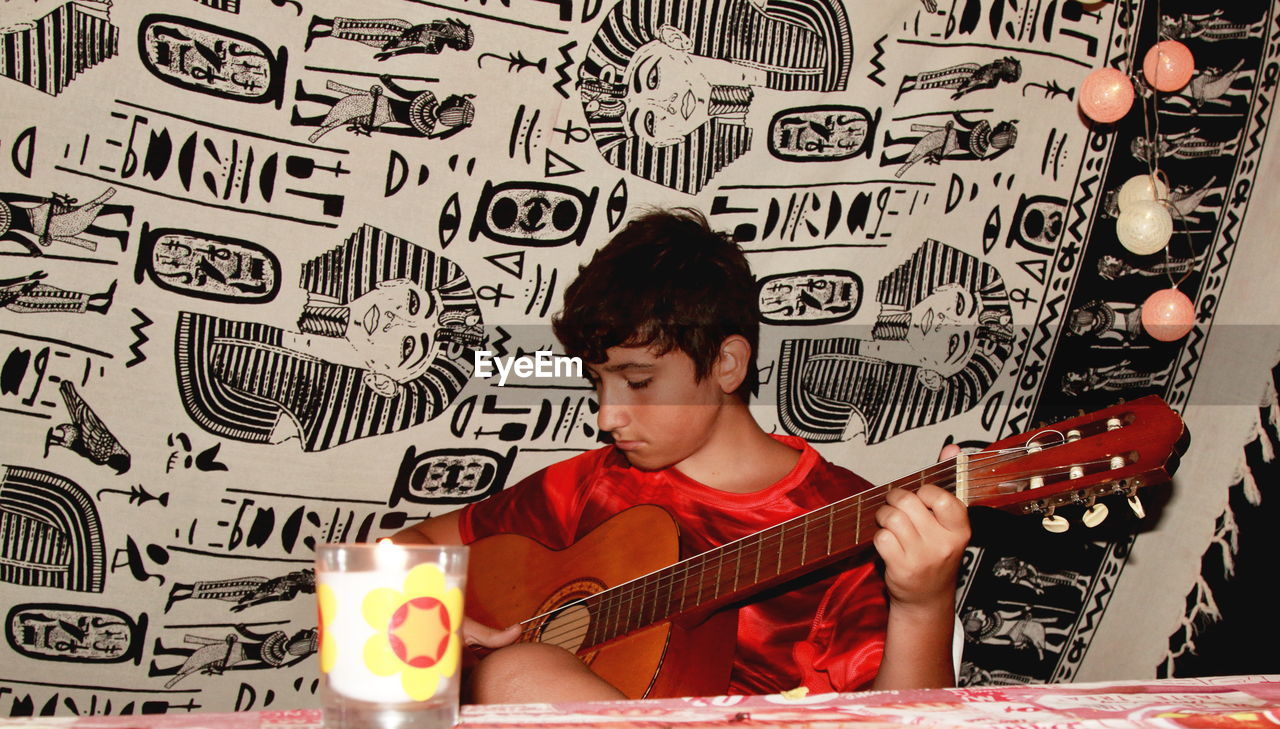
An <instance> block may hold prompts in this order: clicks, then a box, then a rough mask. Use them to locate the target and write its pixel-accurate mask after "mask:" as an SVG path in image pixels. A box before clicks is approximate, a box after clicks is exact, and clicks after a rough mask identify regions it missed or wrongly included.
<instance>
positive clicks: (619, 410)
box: [596, 397, 629, 432]
mask: <svg viewBox="0 0 1280 729" xmlns="http://www.w3.org/2000/svg"><path fill="white" fill-rule="evenodd" d="M628 422H629V418H628V417H627V409H626V408H625V407H623V406H621V405H614V404H610V403H609V402H607V401H606V400H605V398H603V397H601V398H600V412H598V413H596V425H597V426H598V427H599V428H600V430H604V431H609V432H613V431H615V430H618V429H619V428H621V427H623V426H625V425H626V424H627V423H628Z"/></svg>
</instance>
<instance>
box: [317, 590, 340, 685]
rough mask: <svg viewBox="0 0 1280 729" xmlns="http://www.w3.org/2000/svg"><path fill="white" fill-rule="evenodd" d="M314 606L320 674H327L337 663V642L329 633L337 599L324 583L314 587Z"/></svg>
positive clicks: (335, 613) (336, 606)
mask: <svg viewBox="0 0 1280 729" xmlns="http://www.w3.org/2000/svg"><path fill="white" fill-rule="evenodd" d="M316 605H317V606H318V607H319V609H320V620H319V621H318V625H319V626H320V628H319V632H320V672H321V673H328V672H330V671H332V670H333V667H334V665H335V664H337V662H338V641H336V640H334V639H333V635H332V633H331V632H330V631H329V626H331V625H333V616H334V615H337V613H338V597H337V596H336V595H334V594H333V588H332V587H329V586H328V585H326V584H324V583H321V584H319V585H316Z"/></svg>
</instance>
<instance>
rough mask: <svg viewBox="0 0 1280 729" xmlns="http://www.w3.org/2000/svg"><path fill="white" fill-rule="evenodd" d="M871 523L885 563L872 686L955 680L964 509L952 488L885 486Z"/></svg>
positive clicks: (896, 686) (966, 524) (966, 519)
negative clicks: (882, 624)
mask: <svg viewBox="0 0 1280 729" xmlns="http://www.w3.org/2000/svg"><path fill="white" fill-rule="evenodd" d="M953 455H954V454H953ZM943 457H944V458H945V457H947V454H946V452H945V451H944V453H943ZM876 522H877V523H878V524H879V525H880V526H881V527H882V528H881V529H880V530H879V531H878V532H877V533H876V535H875V537H874V538H873V541H874V543H875V546H876V551H878V552H879V553H880V556H881V558H883V559H884V563H885V585H886V587H887V588H888V591H889V624H888V627H887V629H886V632H885V646H884V659H883V660H882V662H881V664H880V671H879V673H878V674H877V675H876V680H875V682H874V683H873V684H872V688H873V689H877V690H883V689H910V688H938V687H944V686H953V685H955V668H954V666H953V665H952V658H951V646H952V633H953V631H954V628H955V591H956V574H957V572H958V571H959V569H960V559H961V557H962V556H963V554H964V548H965V546H966V545H968V543H969V533H970V532H969V514H968V511H967V510H966V508H965V506H964V504H963V503H961V502H960V500H959V499H957V498H956V497H955V496H954V495H953V494H951V493H950V492H948V491H945V490H943V489H941V488H938V487H937V486H933V485H931V484H926V485H925V486H923V487H921V488H920V490H919V491H918V492H916V493H911V492H909V491H906V490H904V489H894V490H892V491H890V492H889V494H888V495H887V497H886V504H885V505H884V506H882V507H880V509H879V510H878V511H877V512H876Z"/></svg>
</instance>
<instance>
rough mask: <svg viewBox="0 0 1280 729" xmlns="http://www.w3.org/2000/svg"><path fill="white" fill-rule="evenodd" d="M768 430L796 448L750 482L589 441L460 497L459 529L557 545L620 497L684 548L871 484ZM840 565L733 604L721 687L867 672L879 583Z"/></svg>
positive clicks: (826, 683) (859, 680) (880, 641)
mask: <svg viewBox="0 0 1280 729" xmlns="http://www.w3.org/2000/svg"><path fill="white" fill-rule="evenodd" d="M773 437H774V438H776V439H777V440H779V441H781V442H782V443H784V444H786V445H788V446H790V447H792V448H795V449H796V450H799V451H800V452H801V453H800V459H799V461H798V462H797V463H796V465H795V468H793V469H792V470H791V472H790V473H788V474H787V475H786V476H784V477H783V478H782V479H781V480H779V481H778V482H777V483H775V484H773V485H771V486H769V487H767V488H765V489H762V490H760V491H756V492H754V493H749V494H737V493H729V492H725V491H720V490H718V489H713V488H711V487H709V486H706V485H704V484H701V483H699V482H697V481H694V480H693V479H690V478H688V477H687V476H685V475H684V474H682V473H680V472H679V471H677V470H675V469H663V470H659V471H643V470H640V469H637V468H634V467H632V466H631V465H630V464H629V463H628V462H627V460H626V458H625V457H624V456H623V455H622V454H621V453H619V452H618V451H617V450H616V449H614V448H613V447H607V448H600V449H598V450H594V451H589V452H587V453H583V454H582V455H580V456H576V457H574V458H570V459H568V460H565V461H561V462H560V463H557V464H554V465H552V466H549V467H547V468H545V469H543V470H541V471H539V472H537V473H535V474H533V475H532V476H529V477H528V478H526V479H524V480H523V481H521V482H520V483H518V484H516V485H515V486H512V487H510V488H508V489H505V490H504V491H502V492H500V493H498V494H495V495H493V496H491V497H489V498H487V499H485V500H484V501H481V502H478V503H475V504H469V505H468V506H466V507H465V508H464V509H463V510H462V512H461V520H460V522H459V528H460V530H461V533H462V539H463V541H464V542H467V543H470V542H473V541H475V540H477V539H480V538H482V537H486V536H490V535H492V534H500V533H514V534H521V535H524V536H526V537H529V538H531V539H534V540H537V541H538V542H541V543H542V544H544V545H546V546H547V547H549V548H552V549H563V548H564V547H567V546H569V545H570V544H573V543H574V542H576V541H577V540H578V539H579V538H581V537H582V536H584V535H586V534H587V533H588V532H590V531H591V530H593V529H595V528H596V527H597V526H599V525H600V524H601V523H603V522H604V521H605V520H607V519H608V518H609V517H612V516H613V515H615V514H617V513H619V512H621V511H623V510H625V509H628V508H630V507H632V506H636V505H639V504H654V505H657V506H661V507H662V508H664V509H666V510H667V512H668V513H670V514H671V516H672V518H673V519H674V520H675V521H676V523H677V524H678V525H679V527H680V555H681V558H682V559H683V558H686V557H690V556H693V555H696V554H699V553H701V552H705V551H706V550H708V549H711V548H713V547H717V546H720V545H722V544H725V543H728V542H732V541H734V540H736V539H740V538H742V537H744V536H747V535H749V534H754V533H755V532H758V531H760V530H762V529H766V528H768V527H770V526H773V525H775V524H778V523H780V522H782V521H785V520H787V519H791V518H793V517H796V516H799V515H801V514H805V513H808V512H809V511H812V510H814V509H816V508H819V507H821V506H825V505H827V504H830V503H832V502H834V501H837V500H839V499H842V498H844V497H846V496H849V495H851V494H853V493H856V492H858V491H862V490H864V489H867V488H870V487H871V484H870V483H868V482H867V481H866V480H864V479H862V478H860V477H859V476H856V475H854V474H853V473H852V472H850V471H849V470H847V469H844V468H841V467H839V466H836V465H834V464H832V463H830V462H828V461H827V460H825V459H824V458H822V456H820V455H819V454H818V452H817V451H815V450H813V448H812V447H811V446H809V444H808V443H806V442H805V441H804V440H803V439H801V438H796V437H792V436H779V435H775V436H773ZM840 567H841V568H845V569H844V570H843V571H838V569H837V570H826V571H824V572H823V575H816V574H815V575H814V576H811V577H809V578H800V580H797V581H796V583H793V585H788V588H789V589H788V590H786V591H785V592H782V593H781V594H778V595H775V596H772V597H769V598H768V599H764V600H758V601H755V602H752V603H751V604H749V605H747V606H745V607H743V608H742V609H741V610H740V611H739V614H738V647H737V654H736V657H735V660H734V666H733V673H732V676H731V678H730V686H729V693H734V694H761V693H776V692H778V691H785V690H788V689H793V688H796V687H798V686H806V687H808V688H809V689H810V690H811V691H816V692H829V691H855V690H858V689H860V688H862V687H864V686H865V685H866V684H868V683H869V682H870V681H871V680H872V679H873V678H875V675H876V671H877V670H879V667H880V658H881V656H882V655H883V653H884V631H885V624H886V622H887V619H888V608H887V606H886V603H885V597H884V583H883V582H882V581H881V579H880V576H879V575H878V574H877V573H876V571H875V568H874V566H873V565H872V564H871V563H870V562H869V561H868V560H867V559H866V558H865V557H862V558H853V559H850V560H846V562H844V563H841V565H840ZM832 572H835V574H832Z"/></svg>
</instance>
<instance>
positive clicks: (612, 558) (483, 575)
mask: <svg viewBox="0 0 1280 729" xmlns="http://www.w3.org/2000/svg"><path fill="white" fill-rule="evenodd" d="M679 559H680V545H679V529H678V527H677V526H676V524H675V522H674V521H672V519H671V517H670V515H668V514H667V512H666V511H665V510H663V509H661V508H659V507H657V506H636V507H633V508H631V509H627V510H626V511H623V512H621V513H619V514H617V515H616V516H614V517H612V518H611V519H609V520H608V521H606V522H605V523H603V524H601V525H600V526H599V527H597V528H596V529H595V530H594V531H592V532H591V533H589V534H587V535H586V536H584V537H583V538H582V539H580V540H578V541H577V542H576V543H574V544H573V545H571V546H569V547H567V548H565V549H560V550H553V549H548V548H546V547H544V546H543V545H541V544H540V543H538V542H536V541H534V540H532V539H528V538H526V537H522V536H519V535H515V534H498V535H495V536H492V537H488V538H485V539H481V540H478V541H476V542H475V543H473V544H472V545H471V556H470V558H469V561H470V564H469V568H468V578H467V601H466V606H467V615H468V616H470V617H472V618H474V619H476V620H478V621H480V622H482V623H484V624H486V625H491V626H497V627H501V626H507V625H512V624H514V623H518V622H522V621H525V620H529V619H530V618H535V616H541V617H537V619H535V620H534V621H532V622H531V624H530V626H528V627H530V628H531V629H530V630H526V632H525V635H524V637H523V638H522V640H529V641H534V642H540V643H550V644H553V645H558V646H560V647H562V648H565V649H566V650H569V651H570V652H573V653H575V654H577V655H578V656H579V657H580V658H581V659H582V660H583V662H585V663H586V664H587V665H588V666H589V667H590V668H591V670H592V672H594V673H595V674H596V675H598V676H600V677H601V678H603V679H604V680H606V681H608V682H609V683H610V684H612V685H613V686H615V687H616V688H617V689H618V690H619V691H621V692H622V693H623V694H625V695H626V696H627V697H628V698H633V699H638V698H663V697H670V696H699V695H702V696H706V695H716V694H721V693H724V691H725V689H726V688H728V685H729V671H730V669H731V667H732V664H733V653H734V649H735V644H736V635H737V613H736V611H734V610H722V611H719V612H717V613H715V614H713V615H712V616H711V617H710V618H709V619H707V620H704V621H702V622H700V623H699V624H697V625H693V626H684V625H679V624H676V623H674V622H671V621H665V620H664V621H660V622H657V623H655V624H654V625H651V626H649V627H646V628H642V629H640V630H637V631H635V632H633V633H630V634H628V635H625V636H623V637H621V638H617V639H615V640H612V641H610V642H607V643H604V644H602V645H599V646H595V647H589V648H585V649H584V648H583V647H582V644H583V642H584V640H585V639H586V638H587V634H588V630H589V628H590V626H591V624H592V622H593V621H596V620H607V619H608V616H607V615H603V616H602V615H592V614H591V611H590V610H589V609H588V608H586V607H583V606H581V605H570V603H573V602H574V601H576V600H581V599H583V598H585V597H587V596H590V595H595V594H598V593H600V592H602V591H604V590H606V589H608V588H612V587H616V586H618V585H622V584H623V583H626V582H628V581H630V580H633V579H635V578H637V577H641V576H643V575H646V574H649V573H651V572H654V571H656V570H659V569H662V568H663V567H667V566H669V565H672V564H674V563H676V562H677V561H678V560H679ZM624 594H625V593H624Z"/></svg>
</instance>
